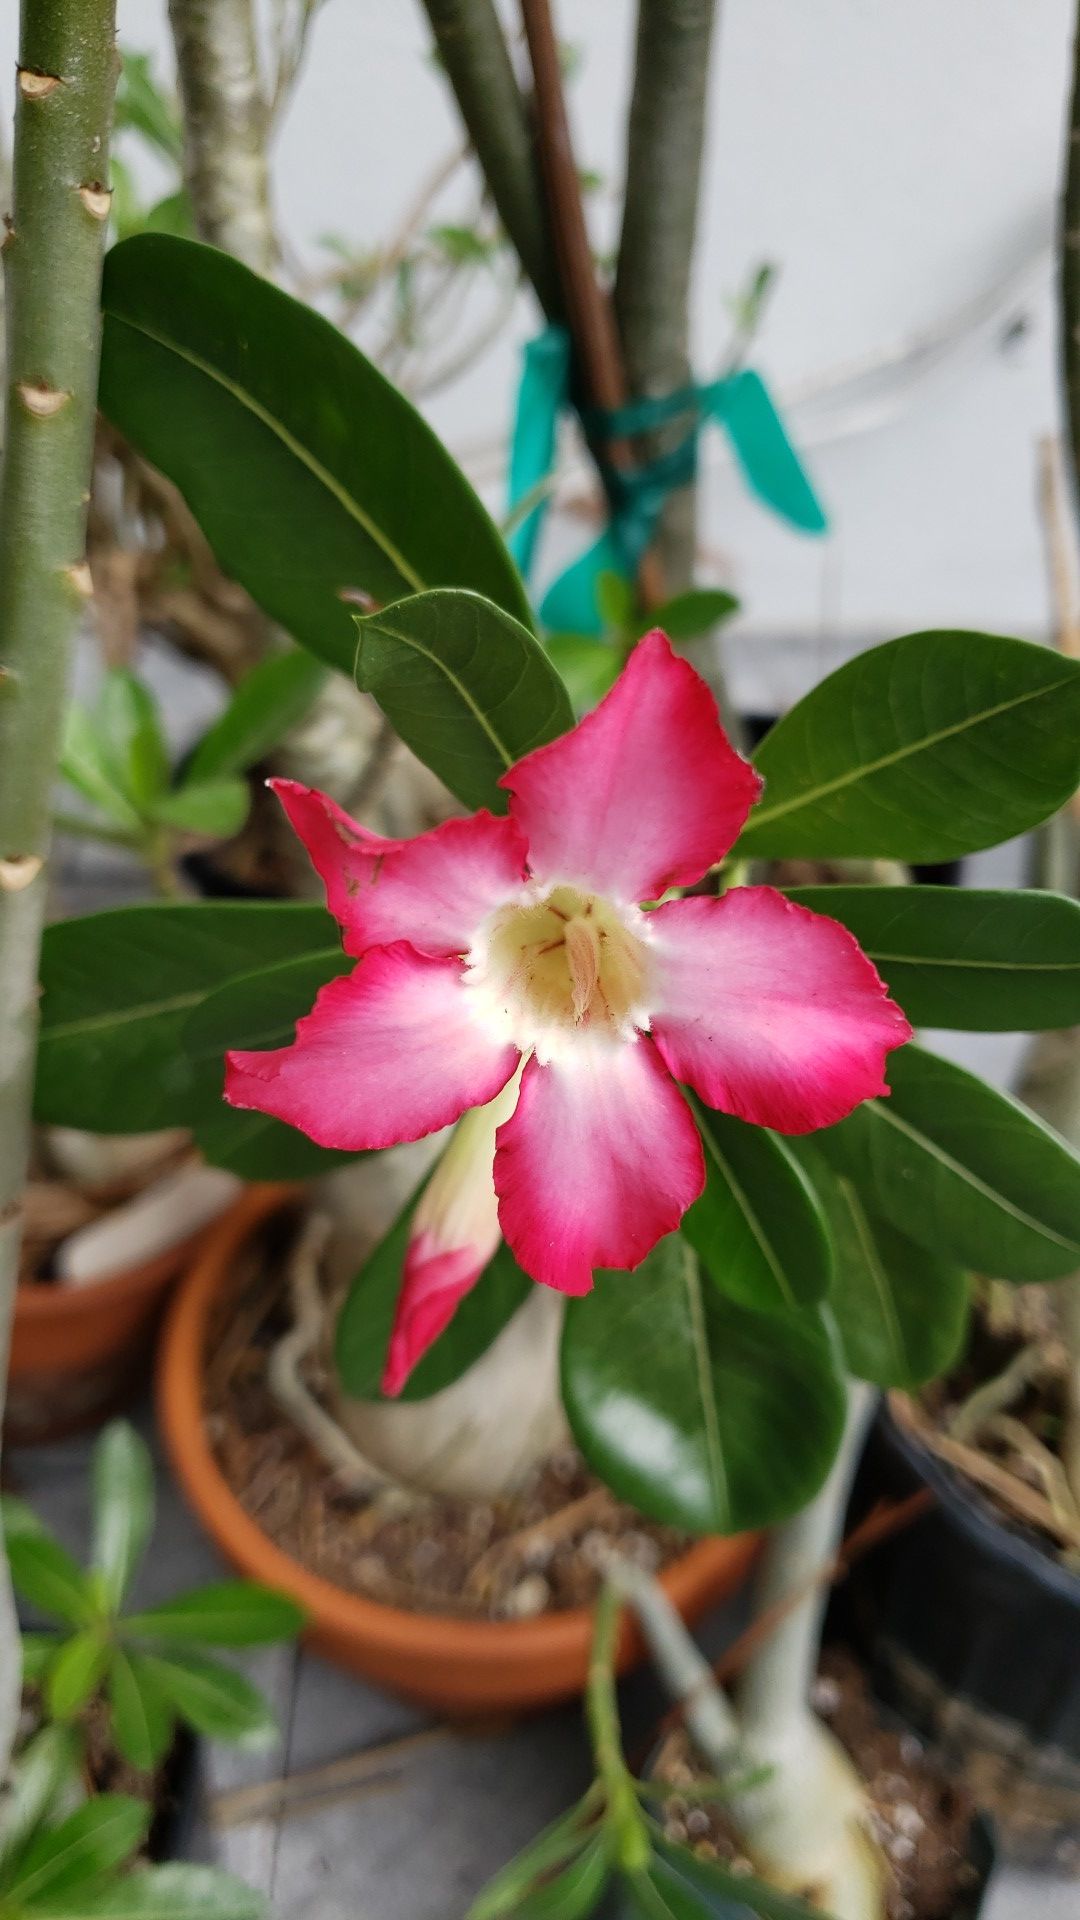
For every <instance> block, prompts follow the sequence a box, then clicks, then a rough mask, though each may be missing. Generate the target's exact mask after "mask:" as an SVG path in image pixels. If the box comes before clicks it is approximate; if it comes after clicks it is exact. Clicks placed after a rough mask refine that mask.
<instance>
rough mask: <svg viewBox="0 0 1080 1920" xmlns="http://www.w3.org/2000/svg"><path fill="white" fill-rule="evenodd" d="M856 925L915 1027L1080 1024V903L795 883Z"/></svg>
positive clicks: (956, 890) (1015, 894) (976, 1029)
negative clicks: (814, 885) (1078, 1022)
mask: <svg viewBox="0 0 1080 1920" xmlns="http://www.w3.org/2000/svg"><path fill="white" fill-rule="evenodd" d="M785 892H786V893H787V896H788V898H789V900H797V901H799V902H800V904H801V905H802V906H804V907H810V908H812V909H813V911H814V912H815V913H825V914H829V915H831V917H832V918H833V919H834V920H840V921H842V922H843V925H844V926H845V927H850V929H851V931H852V933H853V934H854V935H855V937H856V939H857V940H858V941H859V944H860V945H861V946H862V947H863V948H864V949H865V951H866V952H867V953H868V954H869V956H870V958H871V960H872V961H873V963H874V965H875V967H876V968H877V970H878V972H879V973H880V975H881V977H882V979H883V980H884V981H885V983H886V985H887V986H888V988H889V991H890V992H891V993H892V994H893V995H894V996H895V998H896V999H897V1000H898V1001H899V1003H900V1005H901V1006H902V1007H903V1009H904V1012H905V1013H906V1014H907V1016H908V1018H909V1020H911V1021H913V1022H914V1023H915V1025H916V1026H923V1027H955V1028H957V1029H963V1030H964V1031H966V1032H973V1033H1027V1032H1031V1031H1033V1030H1035V1029H1037V1028H1041V1027H1067V1026H1072V1025H1073V1024H1074V1023H1075V1022H1076V1021H1080V902H1077V901H1076V900H1069V899H1067V898H1066V896H1065V895H1064V894H1061V893H1038V892H1035V891H1033V890H1029V891H1024V890H1023V889H1016V890H1014V891H1011V892H1006V891H1005V890H1004V889H1002V890H990V889H984V888H979V887H972V888H967V887H922V886H919V887H787V888H785Z"/></svg>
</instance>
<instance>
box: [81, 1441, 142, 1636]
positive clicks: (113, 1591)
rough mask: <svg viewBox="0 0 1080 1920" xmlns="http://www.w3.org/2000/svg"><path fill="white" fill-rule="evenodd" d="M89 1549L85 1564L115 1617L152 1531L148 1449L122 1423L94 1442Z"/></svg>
mask: <svg viewBox="0 0 1080 1920" xmlns="http://www.w3.org/2000/svg"><path fill="white" fill-rule="evenodd" d="M93 1498H94V1545H93V1552H92V1556H91V1565H92V1566H93V1567H94V1568H95V1569H96V1571H97V1573H98V1574H99V1575H100V1578H101V1583H102V1589H103V1592H104V1596H105V1603H106V1606H107V1607H108V1609H109V1611H110V1613H115V1612H116V1610H117V1608H118V1607H119V1606H120V1605H121V1603H122V1601H123V1599H124V1595H125V1594H126V1593H127V1590H128V1588H129V1587H130V1585H131V1582H132V1580H133V1579H134V1577H135V1571H136V1569H137V1567H138V1565H139V1562H140V1560H141V1559H142V1557H143V1553H144V1552H145V1550H146V1547H147V1544H148V1542H149V1540H150V1535H151V1534H152V1532H153V1530H154V1468H153V1463H152V1461H151V1459H150V1450H149V1448H148V1447H147V1445H146V1442H145V1440H143V1439H141V1438H140V1436H139V1435H138V1434H137V1433H136V1431H135V1429H134V1427H133V1426H131V1425H130V1423H129V1422H128V1421H127V1420H113V1421H112V1422H111V1423H110V1424H109V1426H107V1427H106V1428H105V1430H104V1432H103V1433H101V1434H100V1435H99V1436H98V1439H97V1440H96V1442H95V1444H94V1454H93Z"/></svg>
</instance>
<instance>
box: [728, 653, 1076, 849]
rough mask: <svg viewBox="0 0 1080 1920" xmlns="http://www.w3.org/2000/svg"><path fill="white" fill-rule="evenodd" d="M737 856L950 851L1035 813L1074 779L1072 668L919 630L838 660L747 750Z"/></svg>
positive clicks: (1023, 824)
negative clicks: (754, 776)
mask: <svg viewBox="0 0 1080 1920" xmlns="http://www.w3.org/2000/svg"><path fill="white" fill-rule="evenodd" d="M754 758H755V761H756V763H757V766H758V768H759V770H760V772H761V773H763V774H764V776H765V782H766V790H765V795H764V798H763V799H762V801H761V803H760V805H758V806H757V807H755V808H754V811H753V813H752V814H751V816H750V820H749V823H748V825H747V827H746V830H745V832H744V833H743V835H742V838H741V839H740V841H739V843H738V851H739V854H740V855H745V856H747V857H751V856H752V857H754V858H760V857H770V858H792V859H794V858H800V857H806V858H810V859H821V858H825V857H829V858H841V857H843V858H850V857H857V856H860V855H867V856H869V857H871V858H891V859H894V860H912V861H937V860H951V859H954V858H956V857H957V856H959V855H960V854H966V853H975V852H976V851H977V850H978V849H979V848H980V847H992V846H996V845H997V843H998V842H999V841H1001V840H1008V839H1009V838H1011V836H1012V835H1014V834H1018V833H1026V832H1027V831H1028V830H1029V828H1031V827H1034V826H1037V825H1038V824H1039V822H1040V821H1041V820H1045V819H1047V818H1048V816H1049V815H1050V814H1052V813H1056V812H1057V810H1058V808H1059V807H1061V806H1063V805H1064V803H1065V801H1066V800H1068V799H1069V798H1070V796H1071V795H1072V794H1073V793H1074V792H1075V791H1076V786H1077V782H1078V780H1080V666H1077V665H1076V664H1075V662H1073V661H1071V660H1064V659H1062V657H1061V655H1060V654H1058V653H1055V652H1054V651H1053V649H1052V648H1049V647H1039V646H1034V645H1031V644H1029V643H1028V642H1027V641H1024V640H1006V639H1001V638H999V637H998V636H997V635H995V634H986V633H915V634H909V635H908V636H906V637H905V638H904V639H901V640H890V641H887V642H886V643H885V645H884V646H880V647H871V648H870V649H869V651H868V652H866V653H861V654H859V656H858V658H857V659H855V660H849V661H848V662H847V664H846V665H845V666H842V667H839V668H838V669H837V671H836V672H835V673H831V674H830V675H829V676H828V678H827V679H825V680H823V681H822V682H821V683H820V685H819V686H816V687H815V688H814V689H813V691H812V692H810V693H808V694H807V695H806V697H805V699H803V700H800V701H799V703H798V705H797V706H795V707H793V708H792V710H791V712H790V713H789V714H787V715H785V717H784V719H783V720H781V721H780V723H779V724H778V725H777V726H775V727H774V728H773V729H772V731H771V733H769V734H768V735H767V736H766V738H765V740H764V741H763V742H762V744H761V747H760V748H759V750H758V752H757V753H756V754H755V756H754Z"/></svg>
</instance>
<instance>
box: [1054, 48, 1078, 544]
mask: <svg viewBox="0 0 1080 1920" xmlns="http://www.w3.org/2000/svg"><path fill="white" fill-rule="evenodd" d="M1073 58H1074V65H1073V85H1072V98H1071V100H1070V103H1069V121H1068V136H1067V137H1068V147H1067V151H1066V158H1065V191H1064V193H1063V195H1062V202H1061V226H1060V257H1059V269H1058V271H1059V281H1058V292H1059V298H1060V303H1061V370H1062V376H1063V379H1064V383H1065V410H1066V420H1067V425H1068V434H1069V454H1070V458H1069V462H1068V464H1069V468H1070V474H1071V479H1072V493H1073V504H1074V506H1075V507H1076V508H1077V511H1078V512H1080V29H1078V31H1077V36H1076V42H1075V50H1074V56H1073Z"/></svg>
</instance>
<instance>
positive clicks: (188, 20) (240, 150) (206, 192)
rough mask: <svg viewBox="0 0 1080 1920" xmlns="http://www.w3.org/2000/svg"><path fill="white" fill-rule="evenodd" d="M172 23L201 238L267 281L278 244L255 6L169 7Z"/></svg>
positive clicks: (231, 2)
mask: <svg viewBox="0 0 1080 1920" xmlns="http://www.w3.org/2000/svg"><path fill="white" fill-rule="evenodd" d="M169 22H170V25H171V27H172V33H173V40H174V42H175V45H176V70H177V77H178V80H179V83H180V97H181V101H182V103H183V109H184V111H183V121H184V173H185V176H186V179H187V187H188V192H189V194H190V195H191V205H192V210H193V212H194V215H195V226H196V229H197V231H198V234H199V238H200V239H201V240H206V241H208V242H209V244H210V245H211V246H214V247H221V248H222V250H223V251H224V252H225V253H232V254H235V256H236V258H237V259H238V260H242V261H243V262H244V264H245V265H246V266H249V267H254V269H255V271H256V273H269V272H270V270H271V268H272V266H273V264H274V260H275V258H276V255H277V243H276V241H275V238H274V228H273V222H272V220H271V216H270V173H269V168H268V166H267V161H266V141H267V133H268V114H267V108H266V102H265V100H264V98H263V91H262V85H261V82H260V79H259V66H258V54H257V49H256V42H255V18H254V8H253V5H252V0H169Z"/></svg>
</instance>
